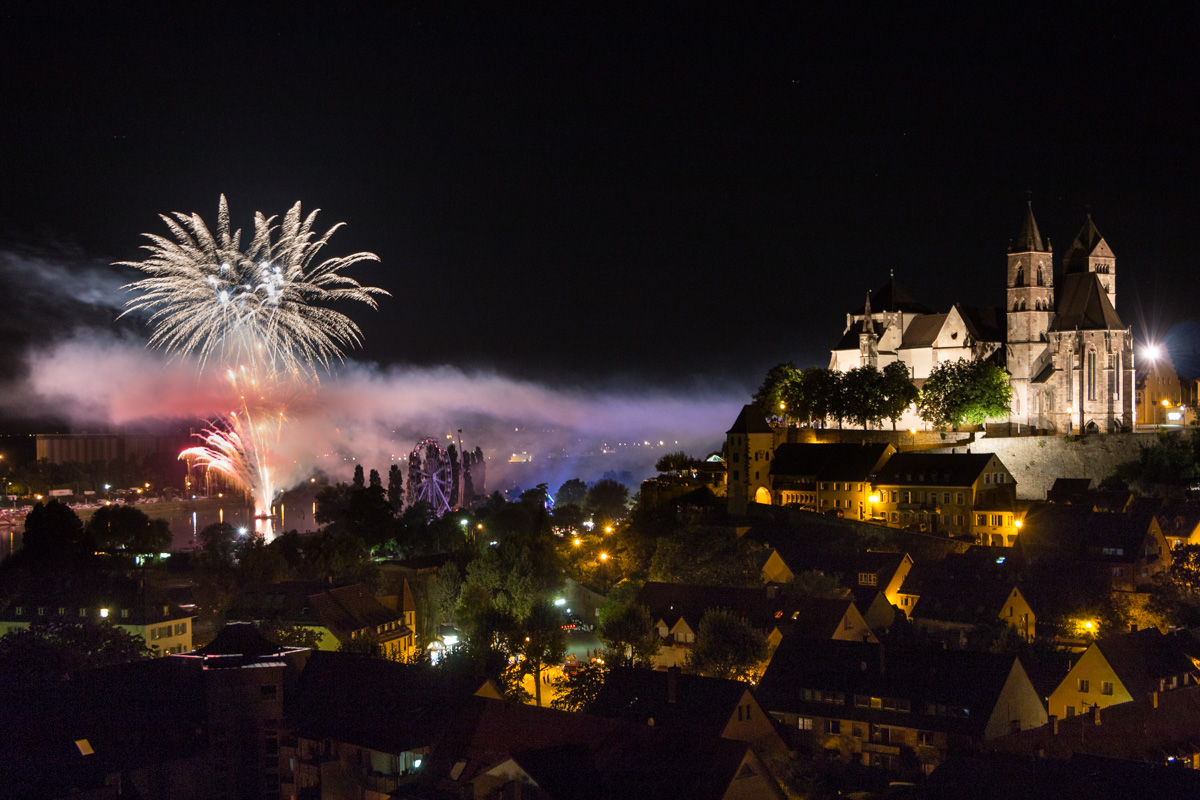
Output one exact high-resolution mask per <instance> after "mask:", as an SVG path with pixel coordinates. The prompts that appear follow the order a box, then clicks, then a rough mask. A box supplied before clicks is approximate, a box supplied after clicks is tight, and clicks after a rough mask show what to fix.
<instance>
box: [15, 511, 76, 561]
mask: <svg viewBox="0 0 1200 800" xmlns="http://www.w3.org/2000/svg"><path fill="white" fill-rule="evenodd" d="M91 549H92V548H91V547H90V546H89V543H88V541H87V540H86V538H85V537H84V535H83V523H82V522H80V521H79V517H78V516H76V514H75V512H74V511H72V510H71V508H70V507H69V506H66V505H63V504H62V503H60V502H58V501H57V500H51V501H50V502H49V503H45V504H43V503H41V502H38V503H37V504H36V505H34V507H33V508H31V509H30V510H29V513H28V514H26V515H25V545H24V548H23V551H24V553H25V556H26V557H27V558H28V559H29V560H31V561H35V562H39V563H42V564H51V563H58V562H62V561H70V560H76V559H79V558H82V557H85V556H86V555H87V554H88V553H89V552H90V551H91Z"/></svg>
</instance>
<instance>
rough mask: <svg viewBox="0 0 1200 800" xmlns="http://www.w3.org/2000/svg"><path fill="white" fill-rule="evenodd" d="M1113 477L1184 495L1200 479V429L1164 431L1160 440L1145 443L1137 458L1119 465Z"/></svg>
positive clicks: (1158, 491)
mask: <svg viewBox="0 0 1200 800" xmlns="http://www.w3.org/2000/svg"><path fill="white" fill-rule="evenodd" d="M1110 478H1113V479H1115V480H1120V481H1122V482H1127V483H1128V482H1133V483H1137V485H1138V486H1139V487H1140V488H1141V489H1142V491H1143V492H1147V493H1152V494H1156V495H1160V496H1163V497H1181V496H1182V495H1183V493H1184V491H1185V490H1186V489H1187V488H1188V487H1189V486H1192V485H1194V484H1196V483H1197V482H1200V432H1197V431H1193V432H1192V433H1191V435H1190V436H1183V435H1180V434H1172V433H1160V434H1159V435H1158V441H1157V442H1155V443H1154V444H1153V445H1151V446H1149V447H1143V448H1142V450H1141V453H1139V455H1138V458H1137V460H1135V461H1127V462H1125V463H1124V464H1121V465H1119V466H1118V467H1117V471H1116V473H1115V474H1114V475H1113V476H1110ZM1106 480H1108V479H1106Z"/></svg>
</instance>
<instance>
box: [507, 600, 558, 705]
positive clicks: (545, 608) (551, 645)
mask: <svg viewBox="0 0 1200 800" xmlns="http://www.w3.org/2000/svg"><path fill="white" fill-rule="evenodd" d="M562 622H563V617H562V614H561V613H560V612H559V611H558V609H556V608H555V607H554V606H553V605H551V604H550V603H547V602H542V603H537V604H536V605H534V606H533V607H532V608H531V609H530V610H529V614H528V616H526V617H525V618H524V619H523V620H521V624H520V626H519V628H518V632H517V636H516V637H515V638H516V641H515V642H514V644H515V645H516V647H515V648H514V649H515V650H516V651H517V652H518V653H520V654H521V655H523V656H524V657H525V664H526V669H527V670H532V671H533V697H534V700H535V702H536V704H537V705H539V706H540V705H541V704H542V669H543V668H544V667H546V666H549V665H550V664H557V663H559V662H560V661H562V660H563V657H564V656H565V655H566V654H567V634H566V633H565V632H564V631H563V628H562Z"/></svg>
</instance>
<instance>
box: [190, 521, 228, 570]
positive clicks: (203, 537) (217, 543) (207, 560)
mask: <svg viewBox="0 0 1200 800" xmlns="http://www.w3.org/2000/svg"><path fill="white" fill-rule="evenodd" d="M197 538H198V539H199V540H200V561H201V564H202V565H203V566H205V567H209V568H229V569H232V568H233V561H234V558H236V556H237V549H238V547H237V542H238V532H237V530H236V529H235V528H234V527H233V526H232V525H230V524H229V523H228V522H214V523H213V524H212V525H207V526H205V527H204V528H201V529H200V533H199V534H197Z"/></svg>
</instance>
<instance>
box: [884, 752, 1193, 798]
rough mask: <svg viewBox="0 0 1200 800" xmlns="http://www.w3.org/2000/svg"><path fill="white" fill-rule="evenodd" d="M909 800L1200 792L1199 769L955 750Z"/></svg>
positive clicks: (1082, 757)
mask: <svg viewBox="0 0 1200 800" xmlns="http://www.w3.org/2000/svg"><path fill="white" fill-rule="evenodd" d="M903 796H904V797H905V798H906V799H907V800H958V798H962V797H980V798H986V799H987V800H1028V798H1030V797H1039V798H1041V797H1052V798H1054V800H1128V798H1132V797H1154V798H1168V797H1170V798H1177V797H1197V796H1200V774H1197V773H1196V772H1195V771H1193V770H1189V769H1179V768H1178V766H1175V765H1171V766H1163V765H1159V764H1147V763H1144V762H1139V761H1128V760H1123V759H1115V758H1103V757H1097V756H1089V755H1074V756H1071V757H1070V758H1065V759H1062V758H1030V757H1028V756H1024V755H1021V756H1016V755H1011V754H1008V753H956V754H955V755H953V756H951V757H950V758H948V759H947V760H946V763H944V764H943V765H942V766H941V767H939V768H938V770H937V772H935V773H934V774H933V775H931V776H930V777H929V780H928V781H925V782H924V783H922V784H921V785H920V786H917V787H914V788H913V789H911V790H910V791H908V792H906V793H905V794H904V795H903Z"/></svg>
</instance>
